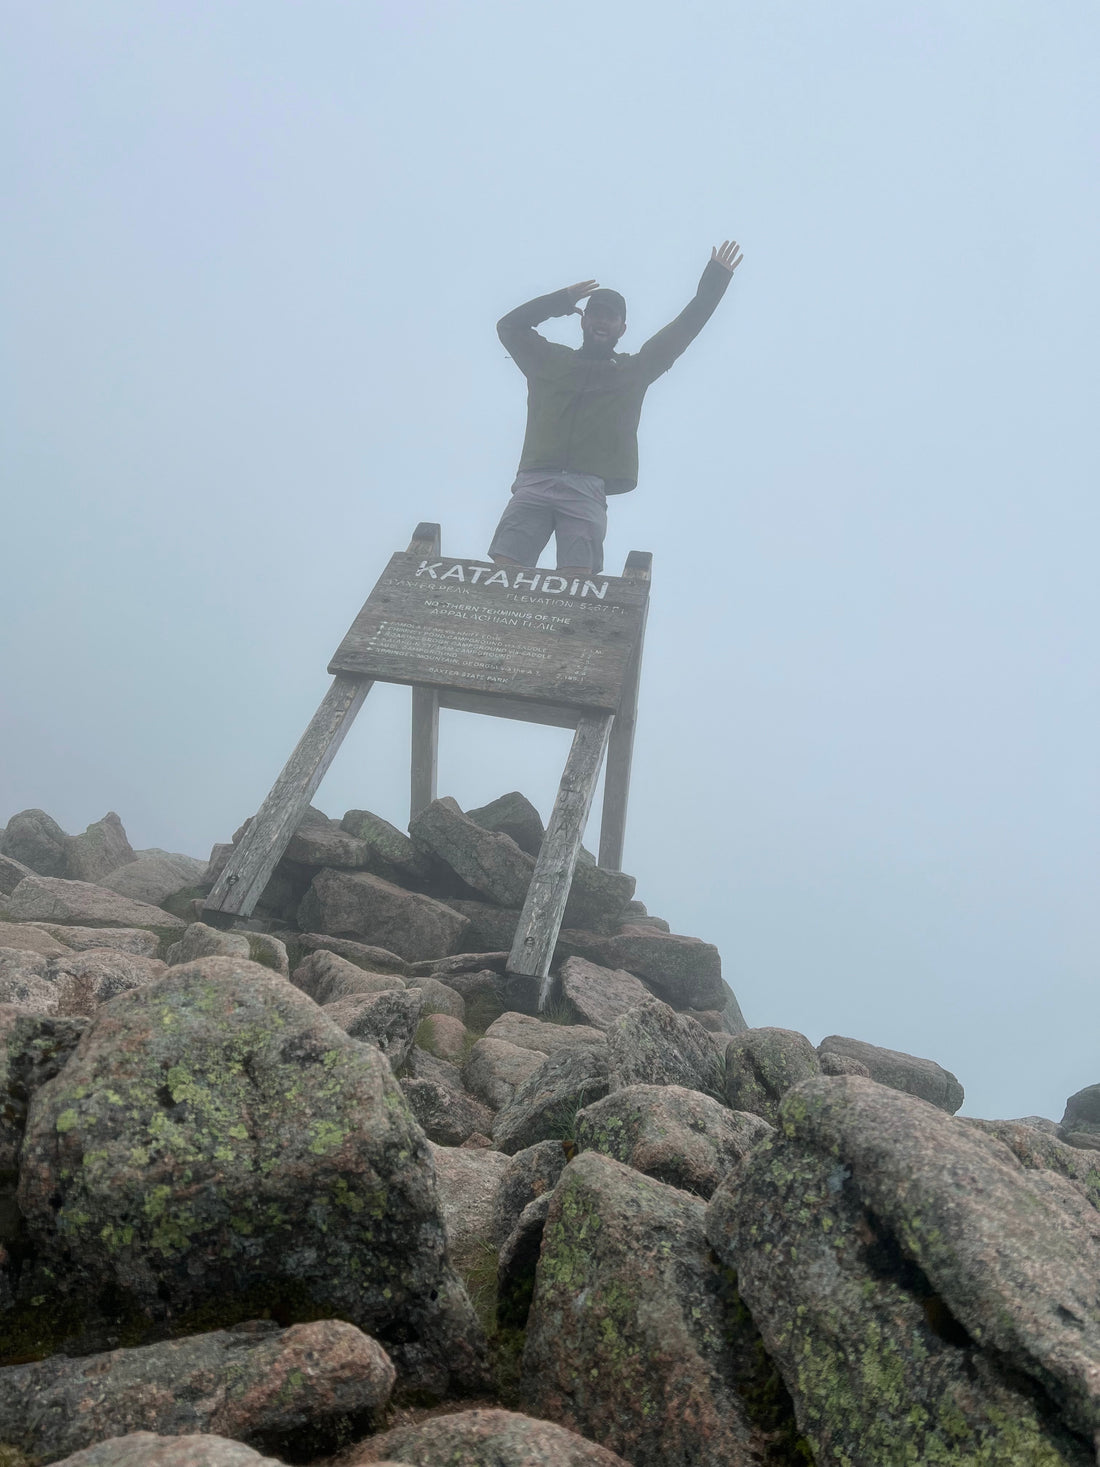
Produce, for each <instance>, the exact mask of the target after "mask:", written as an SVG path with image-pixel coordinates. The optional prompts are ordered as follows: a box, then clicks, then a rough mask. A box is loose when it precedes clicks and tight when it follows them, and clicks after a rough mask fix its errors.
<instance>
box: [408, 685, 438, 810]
mask: <svg viewBox="0 0 1100 1467" xmlns="http://www.w3.org/2000/svg"><path fill="white" fill-rule="evenodd" d="M438 752H439V694H438V693H437V692H436V690H435V689H434V688H420V687H414V688H413V690H412V779H411V782H410V783H411V794H412V797H411V799H410V801H409V820H410V822H411V821H413V820H414V819H415V818H416V816H417V815H419V814H420V812H421V810H424V809H426V808H427V807H428V806H429V805H430V804H431V803H432V801H433V800H434V799H435V791H436V783H435V781H436V768H437V756H438Z"/></svg>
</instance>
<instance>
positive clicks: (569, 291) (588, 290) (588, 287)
mask: <svg viewBox="0 0 1100 1467" xmlns="http://www.w3.org/2000/svg"><path fill="white" fill-rule="evenodd" d="M599 283H600V282H599V281H598V280H579V281H578V282H577V284H576V285H567V286H566V287H565V293H566V295H567V296H568V297H569V314H570V315H571V316H583V315H584V312H583V311H582V310H581V308H580V306H579V305H578V304H577V302H578V301H583V300H584V298H585V296H589V295H591V294H592V292H593V291H594V290H595V289H596V288H597V287H598V285H599Z"/></svg>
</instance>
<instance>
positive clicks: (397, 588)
mask: <svg viewBox="0 0 1100 1467" xmlns="http://www.w3.org/2000/svg"><path fill="white" fill-rule="evenodd" d="M646 591H647V588H646V587H645V586H642V585H639V584H638V583H637V582H634V581H626V580H620V579H618V578H616V577H614V576H602V575H596V576H593V577H592V578H591V579H584V578H572V579H570V578H567V577H564V576H559V575H557V574H556V573H555V572H552V571H550V572H543V571H538V570H525V569H522V568H520V567H507V568H501V567H497V566H493V565H488V564H485V563H484V562H479V561H464V560H452V559H446V558H442V557H441V558H437V559H433V560H425V559H423V558H421V557H418V556H416V555H413V554H410V553H402V554H397V555H394V556H393V558H392V559H391V561H390V563H389V565H388V566H387V567H386V570H385V571H384V573H383V575H382V577H381V579H380V580H379V582H378V584H377V585H376V586H375V588H374V590H373V591H372V592H371V594H370V596H369V597H368V598H367V600H366V602H365V603H364V605H363V609H362V610H361V611H360V613H359V615H358V616H357V617H356V619H355V621H354V622H353V623H352V625H351V627H350V629H349V631H348V633H347V635H346V636H345V638H344V640H343V641H342V642H341V644H340V646H339V648H338V649H337V651H336V654H335V656H334V657H333V659H332V662H331V663H330V664H329V671H330V672H333V673H351V674H355V675H357V676H362V677H375V678H380V679H383V680H385V681H387V682H398V683H401V682H404V683H413V684H417V685H423V686H428V687H436V688H439V689H455V690H463V691H466V692H482V693H489V694H493V693H496V694H498V695H501V696H507V697H508V698H511V699H525V700H530V701H532V702H545V703H564V704H568V705H571V706H573V707H576V708H580V709H600V710H603V711H607V712H613V711H614V710H615V709H616V708H617V707H618V702H619V696H620V693H621V690H622V685H623V678H624V676H625V673H626V668H627V665H628V663H629V660H630V656H631V654H632V652H633V651H634V648H635V646H636V645H637V642H638V639H639V637H640V635H641V630H642V625H643V622H644V618H645V608H646Z"/></svg>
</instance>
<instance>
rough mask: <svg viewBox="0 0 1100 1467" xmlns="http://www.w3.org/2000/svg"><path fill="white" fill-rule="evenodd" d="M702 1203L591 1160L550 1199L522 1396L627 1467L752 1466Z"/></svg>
mask: <svg viewBox="0 0 1100 1467" xmlns="http://www.w3.org/2000/svg"><path fill="white" fill-rule="evenodd" d="M730 1328H731V1320H730V1319H729V1318H728V1316H727V1312H726V1310H725V1309H724V1307H723V1303H722V1299H721V1277H720V1271H719V1269H718V1267H717V1266H716V1265H715V1264H714V1263H712V1262H711V1259H710V1255H709V1249H708V1247H707V1241H706V1238H705V1236H704V1232H703V1203H702V1202H700V1201H699V1199H698V1198H695V1197H691V1196H689V1195H688V1194H687V1193H685V1192H680V1191H678V1190H677V1189H676V1188H673V1187H666V1186H665V1185H664V1184H663V1183H661V1182H656V1181H654V1180H653V1179H652V1178H650V1177H645V1176H642V1174H641V1173H640V1172H636V1171H634V1170H632V1169H631V1168H630V1167H627V1166H623V1165H622V1163H620V1162H617V1161H612V1160H611V1158H610V1157H606V1156H601V1155H600V1154H599V1153H598V1152H595V1151H586V1152H583V1153H582V1154H581V1155H580V1156H578V1157H577V1158H576V1159H575V1160H574V1161H572V1162H570V1163H569V1165H568V1166H567V1167H566V1169H565V1171H564V1172H563V1173H562V1175H561V1179H560V1180H559V1182H558V1185H557V1186H556V1187H555V1189H554V1193H553V1196H552V1197H551V1199H550V1207H549V1212H548V1215H547V1219H546V1225H545V1229H544V1232H543V1237H542V1251H541V1254H540V1257H539V1262H538V1270H537V1274H536V1282H535V1296H534V1301H533V1303H532V1306H531V1313H530V1317H529V1319H528V1322H527V1342H526V1346H525V1349H524V1354H523V1375H522V1391H523V1398H524V1401H525V1403H527V1404H528V1405H529V1406H530V1407H531V1409H532V1410H534V1411H535V1412H536V1413H537V1414H538V1415H540V1416H546V1417H549V1418H550V1420H552V1421H557V1422H559V1423H561V1424H562V1425H563V1426H567V1427H569V1428H570V1429H572V1430H575V1431H579V1432H582V1433H584V1434H585V1435H586V1436H591V1437H593V1438H595V1439H596V1440H597V1441H599V1442H602V1443H604V1444H605V1445H606V1446H607V1447H609V1448H610V1449H611V1450H613V1451H617V1452H620V1453H621V1454H622V1455H623V1456H624V1457H625V1458H626V1459H627V1461H629V1462H630V1463H632V1464H633V1467H668V1464H685V1467H686V1464H687V1463H692V1464H694V1467H749V1464H750V1463H752V1462H754V1461H756V1460H758V1456H757V1453H756V1452H755V1450H754V1444H753V1440H752V1434H751V1431H750V1429H749V1426H748V1424H747V1422H746V1420H745V1416H744V1412H743V1408H742V1405H741V1402H740V1400H739V1397H738V1395H737V1391H736V1380H735V1379H734V1372H733V1369H732V1361H731V1357H730V1355H729V1352H728V1347H727V1337H728V1335H729V1332H730Z"/></svg>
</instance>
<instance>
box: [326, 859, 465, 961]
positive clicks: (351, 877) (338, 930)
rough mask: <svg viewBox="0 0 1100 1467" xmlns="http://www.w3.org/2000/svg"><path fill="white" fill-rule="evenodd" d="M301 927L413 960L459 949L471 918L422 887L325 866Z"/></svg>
mask: <svg viewBox="0 0 1100 1467" xmlns="http://www.w3.org/2000/svg"><path fill="white" fill-rule="evenodd" d="M298 924H299V926H301V927H305V928H309V929H310V930H311V931H312V930H320V931H322V932H331V933H332V935H333V936H334V937H348V938H351V939H353V940H355V941H360V942H366V943H370V944H372V945H376V946H378V947H384V948H386V949H388V950H389V951H390V952H396V953H397V954H398V955H399V956H400V957H402V958H405V959H406V960H407V961H408V962H415V961H417V960H419V959H421V958H442V957H446V956H447V954H448V953H453V952H457V951H458V949H459V946H460V944H461V941H462V935H463V933H464V932H465V931H466V928H467V926H468V925H469V923H468V922H467V919H466V918H465V917H463V916H461V915H460V913H458V912H455V911H452V910H451V908H450V907H446V906H444V905H443V903H442V902H437V901H434V900H433V899H432V898H431V897H428V896H421V895H420V893H419V892H412V891H403V890H402V889H401V887H399V886H395V885H394V884H393V883H392V882H389V881H383V880H382V878H381V877H380V876H372V875H371V874H370V873H369V872H368V871H320V872H318V874H317V875H316V876H315V877H314V878H313V883H312V885H311V886H310V888H309V891H308V892H306V894H305V896H304V897H303V898H302V903H301V906H300V907H299V909H298Z"/></svg>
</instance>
